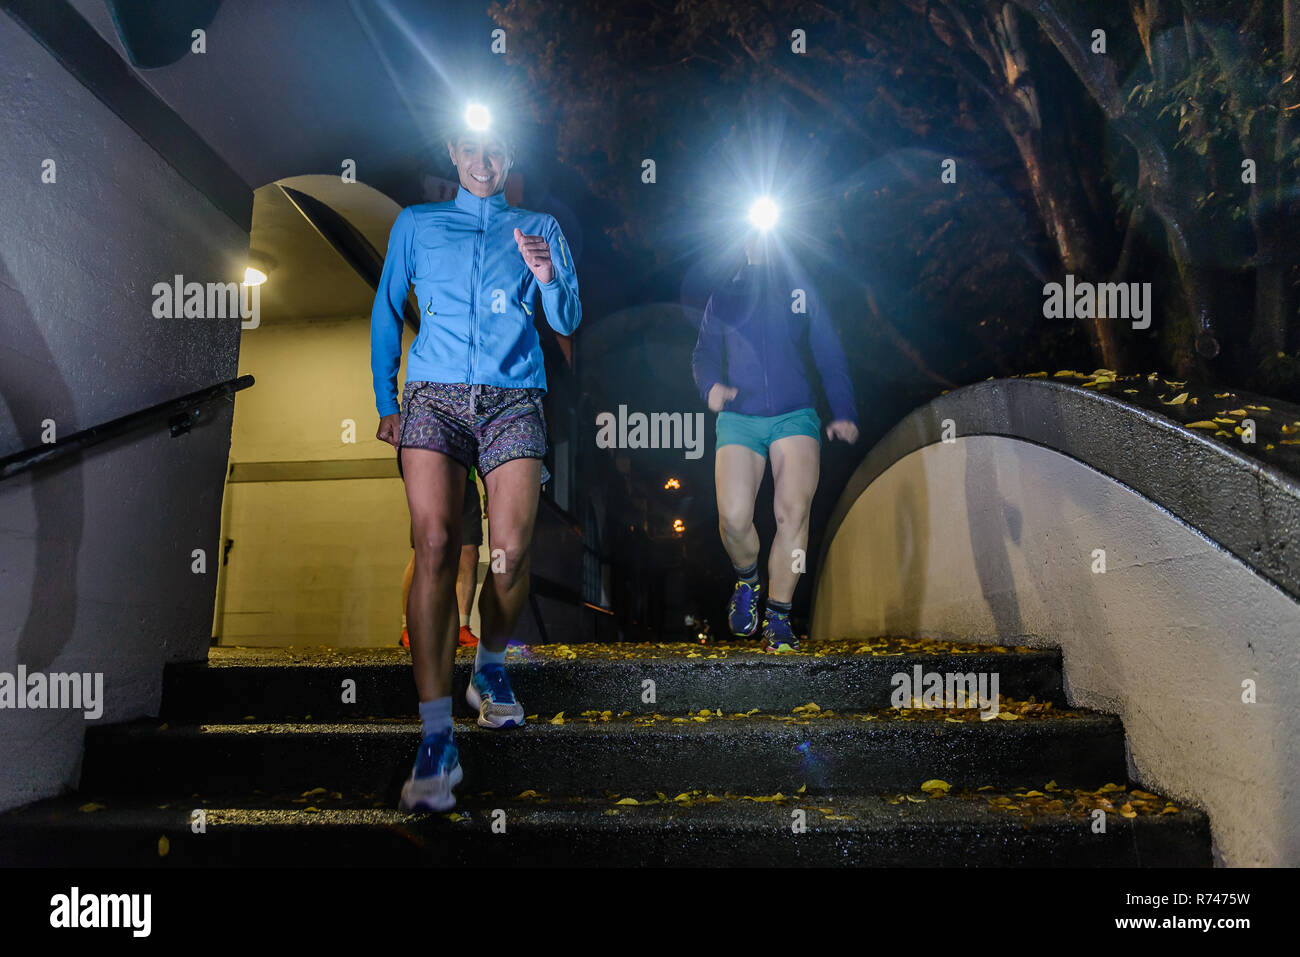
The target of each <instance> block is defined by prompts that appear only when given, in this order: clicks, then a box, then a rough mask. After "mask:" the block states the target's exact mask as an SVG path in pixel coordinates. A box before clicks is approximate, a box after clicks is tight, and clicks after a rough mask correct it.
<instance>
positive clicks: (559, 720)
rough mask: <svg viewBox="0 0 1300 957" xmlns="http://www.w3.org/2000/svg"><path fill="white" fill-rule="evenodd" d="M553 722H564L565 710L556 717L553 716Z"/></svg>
mask: <svg viewBox="0 0 1300 957" xmlns="http://www.w3.org/2000/svg"><path fill="white" fill-rule="evenodd" d="M551 724H564V712H563V711H561V712H560V713H559V714H557V715H556V716H555V717H554V718H552V719H551Z"/></svg>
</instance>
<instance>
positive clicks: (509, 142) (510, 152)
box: [443, 124, 516, 164]
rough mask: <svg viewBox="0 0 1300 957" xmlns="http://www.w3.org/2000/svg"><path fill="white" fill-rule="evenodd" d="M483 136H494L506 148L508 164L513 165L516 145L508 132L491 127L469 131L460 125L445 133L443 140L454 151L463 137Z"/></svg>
mask: <svg viewBox="0 0 1300 957" xmlns="http://www.w3.org/2000/svg"><path fill="white" fill-rule="evenodd" d="M485 134H486V135H489V136H495V137H496V138H497V139H499V140H501V143H502V145H504V146H505V148H506V156H507V157H508V158H509V159H510V162H511V163H512V164H513V163H514V160H515V146H516V144H515V137H514V136H513V134H512V133H511V131H510V130H507V129H499V128H497V127H493V128H492V129H489V130H483V131H479V130H471V129H470V128H469V127H467V126H465V125H463V124H461V125H458V126H455V127H452V128H451V129H450V130H449V131H448V132H447V133H446V135H445V136H444V137H443V139H444V140H446V142H448V143H449V144H451V146H452V148H453V149H454V148H455V147H456V144H457V143H459V142H460V141H461V139H462V138H463V137H466V136H474V137H481V136H483V135H485Z"/></svg>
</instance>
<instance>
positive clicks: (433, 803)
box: [399, 729, 465, 811]
mask: <svg viewBox="0 0 1300 957" xmlns="http://www.w3.org/2000/svg"><path fill="white" fill-rule="evenodd" d="M464 776H465V773H464V772H463V771H462V770H461V769H460V751H459V750H458V749H457V747H456V742H455V741H454V740H453V739H452V733H451V729H448V730H446V731H443V732H440V733H439V734H431V735H429V736H428V737H427V738H425V739H424V740H423V741H421V742H420V750H419V751H417V752H416V755H415V767H413V768H412V769H411V777H410V779H409V780H408V781H407V782H406V783H405V784H403V785H402V803H401V804H400V805H399V806H400V807H401V809H402V810H403V811H448V810H450V809H451V808H453V807H455V806H456V795H454V794H452V793H451V789H452V788H454V787H455V786H456V785H458V784H460V782H461V778H463V777H464Z"/></svg>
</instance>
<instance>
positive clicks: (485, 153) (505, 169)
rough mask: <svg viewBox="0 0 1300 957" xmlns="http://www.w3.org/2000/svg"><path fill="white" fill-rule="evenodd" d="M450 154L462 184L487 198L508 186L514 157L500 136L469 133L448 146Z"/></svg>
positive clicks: (480, 196)
mask: <svg viewBox="0 0 1300 957" xmlns="http://www.w3.org/2000/svg"><path fill="white" fill-rule="evenodd" d="M447 152H448V153H450V154H451V161H452V163H454V164H455V166H456V171H457V173H458V174H459V175H460V185H461V186H463V187H464V188H465V189H466V190H468V191H469V192H470V193H473V194H474V195H475V196H478V197H479V198H480V199H485V198H487V197H488V196H492V195H494V194H496V193H499V192H501V190H503V189H505V187H506V177H507V176H508V175H509V174H510V154H509V151H508V150H507V149H506V144H505V143H504V142H503V141H502V140H501V138H500V137H499V136H494V135H492V134H491V133H473V132H469V131H466V132H464V133H461V134H460V136H458V137H457V138H456V142H455V143H448V144H447Z"/></svg>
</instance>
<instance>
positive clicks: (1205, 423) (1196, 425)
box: [1187, 419, 1218, 430]
mask: <svg viewBox="0 0 1300 957" xmlns="http://www.w3.org/2000/svg"><path fill="white" fill-rule="evenodd" d="M1187 427H1188V428H1189V429H1211V430H1213V429H1217V428H1218V425H1216V424H1215V423H1213V422H1211V421H1209V420H1208V419H1204V420H1202V421H1200V422H1188V423H1187Z"/></svg>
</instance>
